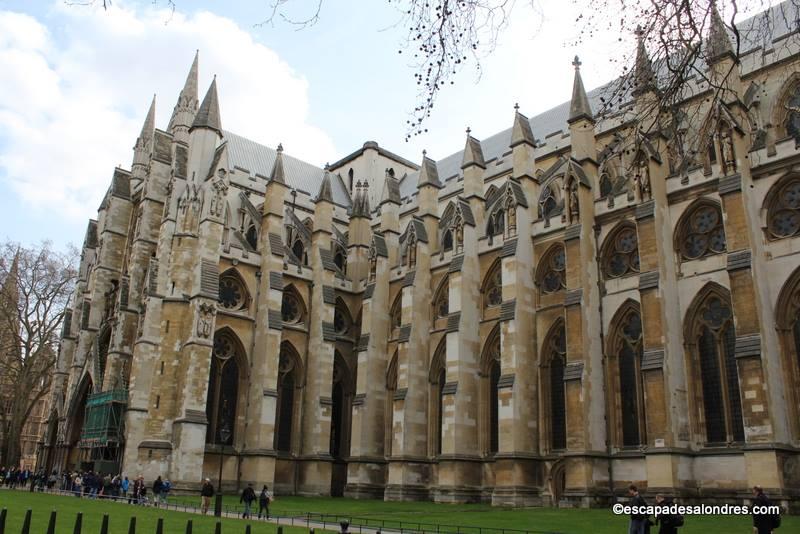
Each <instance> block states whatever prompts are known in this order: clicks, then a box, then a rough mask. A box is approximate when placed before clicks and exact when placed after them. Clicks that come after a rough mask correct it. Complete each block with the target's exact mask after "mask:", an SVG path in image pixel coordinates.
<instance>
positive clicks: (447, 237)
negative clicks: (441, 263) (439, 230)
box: [442, 228, 453, 252]
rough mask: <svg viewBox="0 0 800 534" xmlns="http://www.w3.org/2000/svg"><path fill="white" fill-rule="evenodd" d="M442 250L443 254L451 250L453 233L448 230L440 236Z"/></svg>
mask: <svg viewBox="0 0 800 534" xmlns="http://www.w3.org/2000/svg"><path fill="white" fill-rule="evenodd" d="M442 250H443V251H445V252H448V251H451V250H453V232H452V231H451V230H450V229H449V228H448V229H447V230H445V231H444V233H443V234H442Z"/></svg>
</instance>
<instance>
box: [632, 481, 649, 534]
mask: <svg viewBox="0 0 800 534" xmlns="http://www.w3.org/2000/svg"><path fill="white" fill-rule="evenodd" d="M628 495H629V496H630V498H631V500H630V503H629V504H630V505H631V506H635V507H637V508H638V507H642V506H647V502H646V501H645V500H644V497H642V496H641V495H639V489H638V488H637V487H636V486H634V485H633V484H631V485H630V486H628ZM639 512H640V510H631V522H630V525H628V534H646V532H647V523H648V514H642V513H639Z"/></svg>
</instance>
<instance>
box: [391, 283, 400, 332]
mask: <svg viewBox="0 0 800 534" xmlns="http://www.w3.org/2000/svg"><path fill="white" fill-rule="evenodd" d="M402 321H403V291H402V289H401V290H400V291H399V292H398V293H397V297H396V298H395V299H394V303H392V309H391V310H390V311H389V328H390V332H391V333H390V335H389V337H390V338H391V339H395V338H396V337H397V336H398V335H400V326H402V324H403V323H402Z"/></svg>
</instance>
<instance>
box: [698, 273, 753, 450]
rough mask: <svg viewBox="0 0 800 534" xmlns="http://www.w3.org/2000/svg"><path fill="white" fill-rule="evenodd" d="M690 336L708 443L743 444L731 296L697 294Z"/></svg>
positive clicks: (709, 292) (715, 291)
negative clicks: (694, 354)
mask: <svg viewBox="0 0 800 534" xmlns="http://www.w3.org/2000/svg"><path fill="white" fill-rule="evenodd" d="M697 299H698V302H697V303H696V304H694V305H693V307H692V309H693V310H694V311H693V313H692V314H691V316H690V317H689V320H690V321H692V323H691V324H690V325H688V326H689V331H688V333H687V336H688V338H689V340H691V342H693V344H694V346H695V353H696V361H697V368H698V370H699V376H697V375H695V379H696V380H698V379H699V382H700V386H699V388H698V389H699V394H700V400H701V405H702V412H703V413H702V415H703V420H704V421H705V433H706V441H707V442H708V443H726V442H731V441H733V442H741V441H744V423H743V420H742V403H741V398H740V395H739V373H738V369H737V367H736V359H735V356H734V348H735V345H736V332H735V330H734V326H733V314H732V312H731V308H730V302H729V300H728V296H727V294H726V293H724V290H721V289H717V288H714V287H712V288H711V289H706V290H704V294H701V295H698V297H697Z"/></svg>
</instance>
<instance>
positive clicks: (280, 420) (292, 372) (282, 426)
mask: <svg viewBox="0 0 800 534" xmlns="http://www.w3.org/2000/svg"><path fill="white" fill-rule="evenodd" d="M301 379H302V367H301V364H300V358H299V356H298V355H297V352H296V351H295V350H294V348H293V347H292V346H291V345H289V343H288V342H284V343H283V344H282V345H281V352H280V357H279V361H278V402H277V411H278V413H277V417H276V418H275V450H278V451H283V452H291V450H292V431H293V430H294V411H295V392H296V390H297V388H298V387H300V383H301V382H300V381H301Z"/></svg>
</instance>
